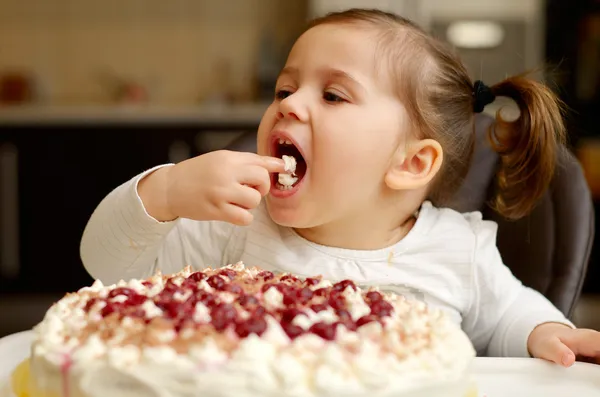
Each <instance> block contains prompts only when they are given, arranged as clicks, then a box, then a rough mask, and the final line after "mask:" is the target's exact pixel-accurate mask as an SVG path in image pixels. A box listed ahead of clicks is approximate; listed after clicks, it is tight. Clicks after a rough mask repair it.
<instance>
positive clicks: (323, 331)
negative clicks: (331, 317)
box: [309, 323, 336, 340]
mask: <svg viewBox="0 0 600 397" xmlns="http://www.w3.org/2000/svg"><path fill="white" fill-rule="evenodd" d="M335 331H336V324H327V323H316V324H313V325H312V326H311V327H310V328H309V332H312V333H313V334H315V335H319V336H320V337H321V338H323V339H326V340H334V339H335Z"/></svg>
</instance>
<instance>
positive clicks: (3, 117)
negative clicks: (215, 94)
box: [0, 103, 269, 127]
mask: <svg viewBox="0 0 600 397" xmlns="http://www.w3.org/2000/svg"><path fill="white" fill-rule="evenodd" d="M268 105H269V104H268V103H248V104H239V105H197V106H194V105H188V106H166V105H16V106H0V127H3V126H16V127H18V126H32V125H69V124H73V125H82V124H93V125H102V124H121V125H123V124H125V125H127V124H132V125H134V124H147V123H152V124H162V125H165V124H166V125H181V124H202V125H209V124H227V125H229V126H236V125H255V124H256V125H258V123H259V122H260V119H261V117H262V115H263V112H264V111H265V109H266V108H267V107H268Z"/></svg>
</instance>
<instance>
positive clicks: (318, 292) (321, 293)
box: [313, 287, 331, 296]
mask: <svg viewBox="0 0 600 397" xmlns="http://www.w3.org/2000/svg"><path fill="white" fill-rule="evenodd" d="M330 290H331V288H327V287H326V288H319V289H317V290H315V291H313V292H314V295H315V296H327V295H328V294H329V291H330Z"/></svg>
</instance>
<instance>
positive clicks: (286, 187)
mask: <svg viewBox="0 0 600 397" xmlns="http://www.w3.org/2000/svg"><path fill="white" fill-rule="evenodd" d="M291 188H292V186H290V185H282V184H281V183H278V184H277V189H279V190H290V189H291Z"/></svg>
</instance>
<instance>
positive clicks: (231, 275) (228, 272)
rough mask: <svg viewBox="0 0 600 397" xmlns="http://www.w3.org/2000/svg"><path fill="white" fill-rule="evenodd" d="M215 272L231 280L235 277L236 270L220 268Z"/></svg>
mask: <svg viewBox="0 0 600 397" xmlns="http://www.w3.org/2000/svg"><path fill="white" fill-rule="evenodd" d="M217 274H220V275H221V276H225V277H227V278H229V280H233V279H234V278H235V276H237V273H236V271H235V270H233V269H222V270H220V271H219V273H217Z"/></svg>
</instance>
